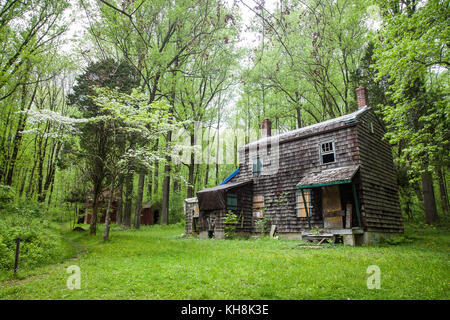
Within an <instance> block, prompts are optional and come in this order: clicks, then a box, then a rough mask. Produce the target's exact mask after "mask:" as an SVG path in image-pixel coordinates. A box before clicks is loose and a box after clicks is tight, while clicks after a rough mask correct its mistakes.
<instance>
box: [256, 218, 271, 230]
mask: <svg viewBox="0 0 450 320" xmlns="http://www.w3.org/2000/svg"><path fill="white" fill-rule="evenodd" d="M270 225H271V224H270V219H269V218H268V217H266V216H264V217H262V218H261V219H258V220H256V222H255V226H256V230H257V231H258V232H259V233H261V234H266V233H269V232H270Z"/></svg>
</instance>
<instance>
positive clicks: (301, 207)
mask: <svg viewBox="0 0 450 320" xmlns="http://www.w3.org/2000/svg"><path fill="white" fill-rule="evenodd" d="M303 194H304V196H305V201H303V195H302V191H301V190H299V191H297V197H296V204H295V209H296V212H297V217H299V218H306V217H308V214H309V215H311V210H312V208H313V205H312V196H311V189H303ZM305 203H306V208H305Z"/></svg>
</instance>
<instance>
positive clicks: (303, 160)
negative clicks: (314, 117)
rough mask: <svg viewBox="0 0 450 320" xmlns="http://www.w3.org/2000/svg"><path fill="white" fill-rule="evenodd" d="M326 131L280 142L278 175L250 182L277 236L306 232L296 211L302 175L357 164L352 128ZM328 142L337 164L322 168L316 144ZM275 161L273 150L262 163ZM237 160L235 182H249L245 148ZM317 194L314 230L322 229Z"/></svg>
mask: <svg viewBox="0 0 450 320" xmlns="http://www.w3.org/2000/svg"><path fill="white" fill-rule="evenodd" d="M326 130H327V132H326V133H322V134H320V133H319V134H316V135H311V134H309V135H306V136H305V137H304V138H301V137H299V139H298V140H292V137H291V138H290V139H291V140H289V141H285V142H284V143H283V141H282V142H281V143H280V145H279V170H278V172H277V173H275V174H272V175H262V176H260V177H255V178H253V180H254V185H253V195H262V196H264V206H265V208H266V210H265V211H264V214H265V215H266V216H267V215H269V216H270V219H271V222H272V224H275V225H277V231H278V232H301V231H302V230H305V229H308V222H307V219H306V218H298V217H297V216H296V211H295V205H296V203H295V194H296V191H297V188H296V185H297V183H298V182H299V181H300V180H301V179H302V178H303V177H304V175H305V174H307V173H309V172H311V171H321V170H324V169H329V168H335V167H341V166H347V165H354V164H358V163H359V152H358V145H357V135H356V130H355V124H348V125H346V124H344V123H343V122H339V123H334V124H332V125H330V126H329V127H328V128H327V129H326ZM328 138H333V139H334V141H335V149H336V162H334V163H331V164H325V165H321V164H320V158H319V142H320V141H322V140H324V139H328ZM294 139H295V137H294ZM247 150H248V148H247ZM275 157H276V153H275V152H273V150H272V154H271V155H270V156H267V155H265V156H264V155H263V156H262V159H263V163H267V162H268V161H275V160H276V159H275ZM239 160H240V161H239V162H240V166H239V169H240V173H239V174H238V175H237V176H236V178H235V181H244V180H247V179H251V178H252V176H253V175H252V166H251V159H250V158H249V151H246V148H245V147H243V148H241V149H240V150H239ZM263 168H264V166H263ZM263 170H264V169H263ZM319 192H320V191H319V190H318V189H317V190H314V193H313V199H312V200H313V202H314V209H313V212H312V216H311V226H312V227H313V228H314V227H316V228H320V227H323V218H322V212H321V208H320V194H319Z"/></svg>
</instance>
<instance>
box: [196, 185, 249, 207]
mask: <svg viewBox="0 0 450 320" xmlns="http://www.w3.org/2000/svg"><path fill="white" fill-rule="evenodd" d="M249 183H253V181H252V180H248V181H242V182H228V183H226V184H222V185H218V186H216V187H212V188H208V189H203V190H200V191H197V198H198V204H199V209H200V210H218V209H224V208H225V207H226V203H227V199H226V193H227V191H228V190H230V189H235V188H239V187H242V186H244V185H247V184H249Z"/></svg>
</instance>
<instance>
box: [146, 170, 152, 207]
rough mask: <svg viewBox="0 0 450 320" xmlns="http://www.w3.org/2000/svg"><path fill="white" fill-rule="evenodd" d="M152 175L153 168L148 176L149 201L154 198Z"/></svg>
mask: <svg viewBox="0 0 450 320" xmlns="http://www.w3.org/2000/svg"><path fill="white" fill-rule="evenodd" d="M152 177H153V175H152V170H150V171H149V172H148V178H147V201H151V200H152Z"/></svg>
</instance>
